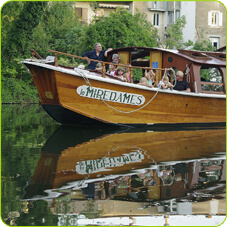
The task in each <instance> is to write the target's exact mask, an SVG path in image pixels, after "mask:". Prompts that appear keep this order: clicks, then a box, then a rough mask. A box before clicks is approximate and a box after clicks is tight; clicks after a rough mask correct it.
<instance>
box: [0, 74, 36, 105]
mask: <svg viewBox="0 0 227 227" xmlns="http://www.w3.org/2000/svg"><path fill="white" fill-rule="evenodd" d="M39 102H40V100H39V96H38V92H37V90H36V88H35V86H34V85H33V84H28V83H26V82H25V81H20V80H18V79H15V78H7V79H5V80H2V82H1V103H2V104H23V103H35V104H38V103H39Z"/></svg>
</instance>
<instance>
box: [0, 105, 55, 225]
mask: <svg viewBox="0 0 227 227" xmlns="http://www.w3.org/2000/svg"><path fill="white" fill-rule="evenodd" d="M1 113H2V114H1V120H2V127H1V139H2V140H1V141H2V143H1V179H2V181H1V187H2V191H1V192H2V200H1V201H2V203H1V206H2V219H3V220H4V221H5V222H7V220H10V218H9V214H10V212H15V211H17V212H21V207H22V205H21V204H23V202H21V201H20V198H21V196H22V194H23V188H24V187H25V186H26V184H27V182H28V181H29V180H30V179H31V177H32V175H33V173H34V170H35V168H36V165H37V162H38V160H39V158H40V152H41V148H42V147H43V145H44V143H45V142H46V141H47V138H48V137H49V136H50V135H51V134H52V133H53V132H54V130H55V129H56V128H57V127H58V124H57V123H55V122H54V120H53V119H52V118H51V117H49V116H48V115H47V113H46V112H45V111H44V110H43V108H42V107H41V106H40V105H29V106H28V105H2V107H1ZM46 207H47V206H44V208H46ZM34 210H36V209H34ZM38 211H39V212H41V213H43V214H44V212H42V210H36V212H38ZM39 212H38V213H39ZM29 213H30V216H29V215H28V216H29V217H32V216H33V215H34V213H33V212H32V210H31V212H29ZM47 214H48V212H47V210H46V209H45V215H47ZM21 215H22V216H23V215H24V214H23V213H22V212H21ZM45 215H44V216H45ZM28 216H26V217H28ZM20 217H21V216H20ZM26 217H24V216H23V217H21V218H19V219H18V221H19V220H20V219H21V221H22V222H23V223H25V221H26V220H27V221H30V223H29V224H28V223H27V224H28V226H30V225H31V219H29V220H28V219H26ZM39 220H40V219H39ZM37 221H38V220H37ZM18 225H20V224H18ZM47 225H48V224H47Z"/></svg>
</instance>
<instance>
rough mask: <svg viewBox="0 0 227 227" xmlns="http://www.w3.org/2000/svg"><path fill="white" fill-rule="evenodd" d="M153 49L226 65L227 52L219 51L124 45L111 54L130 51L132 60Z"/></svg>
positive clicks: (222, 65)
mask: <svg viewBox="0 0 227 227" xmlns="http://www.w3.org/2000/svg"><path fill="white" fill-rule="evenodd" d="M152 51H160V52H162V53H169V54H173V55H177V56H179V57H182V58H185V59H187V60H189V61H191V62H193V63H196V64H203V65H204V64H205V65H206V64H207V65H218V66H221V67H226V53H225V52H218V51H215V52H211V51H197V50H183V49H178V50H171V49H162V48H152V47H123V48H116V49H113V50H112V51H111V52H109V54H110V55H112V54H114V53H119V52H129V53H130V55H131V60H132V61H133V60H135V59H138V58H144V57H146V56H150V52H152Z"/></svg>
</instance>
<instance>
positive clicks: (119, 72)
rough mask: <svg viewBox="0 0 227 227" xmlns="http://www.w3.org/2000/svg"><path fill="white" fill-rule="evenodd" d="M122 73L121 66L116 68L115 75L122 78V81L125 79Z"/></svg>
mask: <svg viewBox="0 0 227 227" xmlns="http://www.w3.org/2000/svg"><path fill="white" fill-rule="evenodd" d="M123 74H124V71H123V69H122V68H118V69H117V74H116V77H118V78H120V79H122V80H123V81H127V80H126V78H125V77H124V75H123Z"/></svg>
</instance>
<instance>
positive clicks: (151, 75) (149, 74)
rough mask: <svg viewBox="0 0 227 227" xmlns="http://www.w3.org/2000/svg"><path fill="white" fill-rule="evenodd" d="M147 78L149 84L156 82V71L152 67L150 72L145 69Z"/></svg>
mask: <svg viewBox="0 0 227 227" xmlns="http://www.w3.org/2000/svg"><path fill="white" fill-rule="evenodd" d="M144 76H145V78H146V79H147V83H148V85H154V82H155V73H154V71H153V70H152V69H149V70H148V72H147V71H145V75H144Z"/></svg>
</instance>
